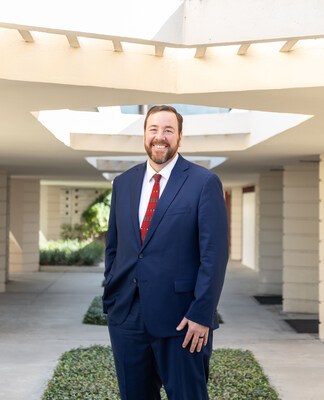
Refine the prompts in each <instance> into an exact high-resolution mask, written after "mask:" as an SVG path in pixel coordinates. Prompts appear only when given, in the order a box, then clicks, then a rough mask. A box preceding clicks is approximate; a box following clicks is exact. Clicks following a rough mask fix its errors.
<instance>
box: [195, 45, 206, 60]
mask: <svg viewBox="0 0 324 400" xmlns="http://www.w3.org/2000/svg"><path fill="white" fill-rule="evenodd" d="M206 50H207V46H200V47H197V50H196V54H195V58H202V57H205V54H206Z"/></svg>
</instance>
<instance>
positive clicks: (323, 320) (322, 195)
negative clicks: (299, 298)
mask: <svg viewBox="0 0 324 400" xmlns="http://www.w3.org/2000/svg"><path fill="white" fill-rule="evenodd" d="M319 322H320V324H319V337H320V339H321V340H322V341H324V155H321V161H320V167H319Z"/></svg>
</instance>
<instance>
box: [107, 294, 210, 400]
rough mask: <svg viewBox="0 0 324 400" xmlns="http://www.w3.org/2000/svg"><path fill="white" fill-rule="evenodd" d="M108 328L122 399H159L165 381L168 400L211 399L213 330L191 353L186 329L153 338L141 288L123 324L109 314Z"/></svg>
mask: <svg viewBox="0 0 324 400" xmlns="http://www.w3.org/2000/svg"><path fill="white" fill-rule="evenodd" d="M179 322H180V321H179ZM175 328H176V327H175ZM108 329H109V334H110V340H111V345H112V350H113V353H114V359H115V366H116V372H117V378H118V384H119V390H120V395H121V399H122V400H160V399H161V397H160V389H161V386H162V384H163V385H164V388H165V391H166V393H167V396H168V399H169V400H208V398H209V397H208V393H207V379H208V373H209V360H210V356H211V351H212V336H213V332H212V331H210V333H209V339H208V343H207V345H206V346H205V347H204V346H203V348H202V350H201V352H199V353H197V352H194V353H190V352H189V348H190V343H189V345H188V346H187V347H186V348H185V349H183V348H182V342H183V340H184V335H185V333H186V332H184V334H183V335H181V336H174V337H168V338H156V337H153V336H152V335H150V333H149V332H148V331H147V329H146V327H145V324H144V321H143V318H142V314H141V307H140V300H139V294H138V291H137V293H136V295H135V297H134V300H133V304H132V307H131V309H130V312H129V314H128V316H127V318H126V320H125V321H124V322H123V323H122V324H120V325H117V324H115V323H114V322H113V321H112V320H111V319H110V318H109V314H108Z"/></svg>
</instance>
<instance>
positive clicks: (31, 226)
mask: <svg viewBox="0 0 324 400" xmlns="http://www.w3.org/2000/svg"><path fill="white" fill-rule="evenodd" d="M39 202H40V185H39V180H38V179H12V180H11V187H10V252H9V254H10V259H9V265H10V271H13V272H29V271H38V270H39V214H40V207H39Z"/></svg>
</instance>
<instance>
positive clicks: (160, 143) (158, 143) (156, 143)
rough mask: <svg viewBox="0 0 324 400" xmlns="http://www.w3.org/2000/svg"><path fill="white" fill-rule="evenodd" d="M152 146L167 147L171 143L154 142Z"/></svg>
mask: <svg viewBox="0 0 324 400" xmlns="http://www.w3.org/2000/svg"><path fill="white" fill-rule="evenodd" d="M151 145H152V146H153V145H165V146H169V143H167V142H164V141H163V142H156V141H154V142H152V143H151Z"/></svg>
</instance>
